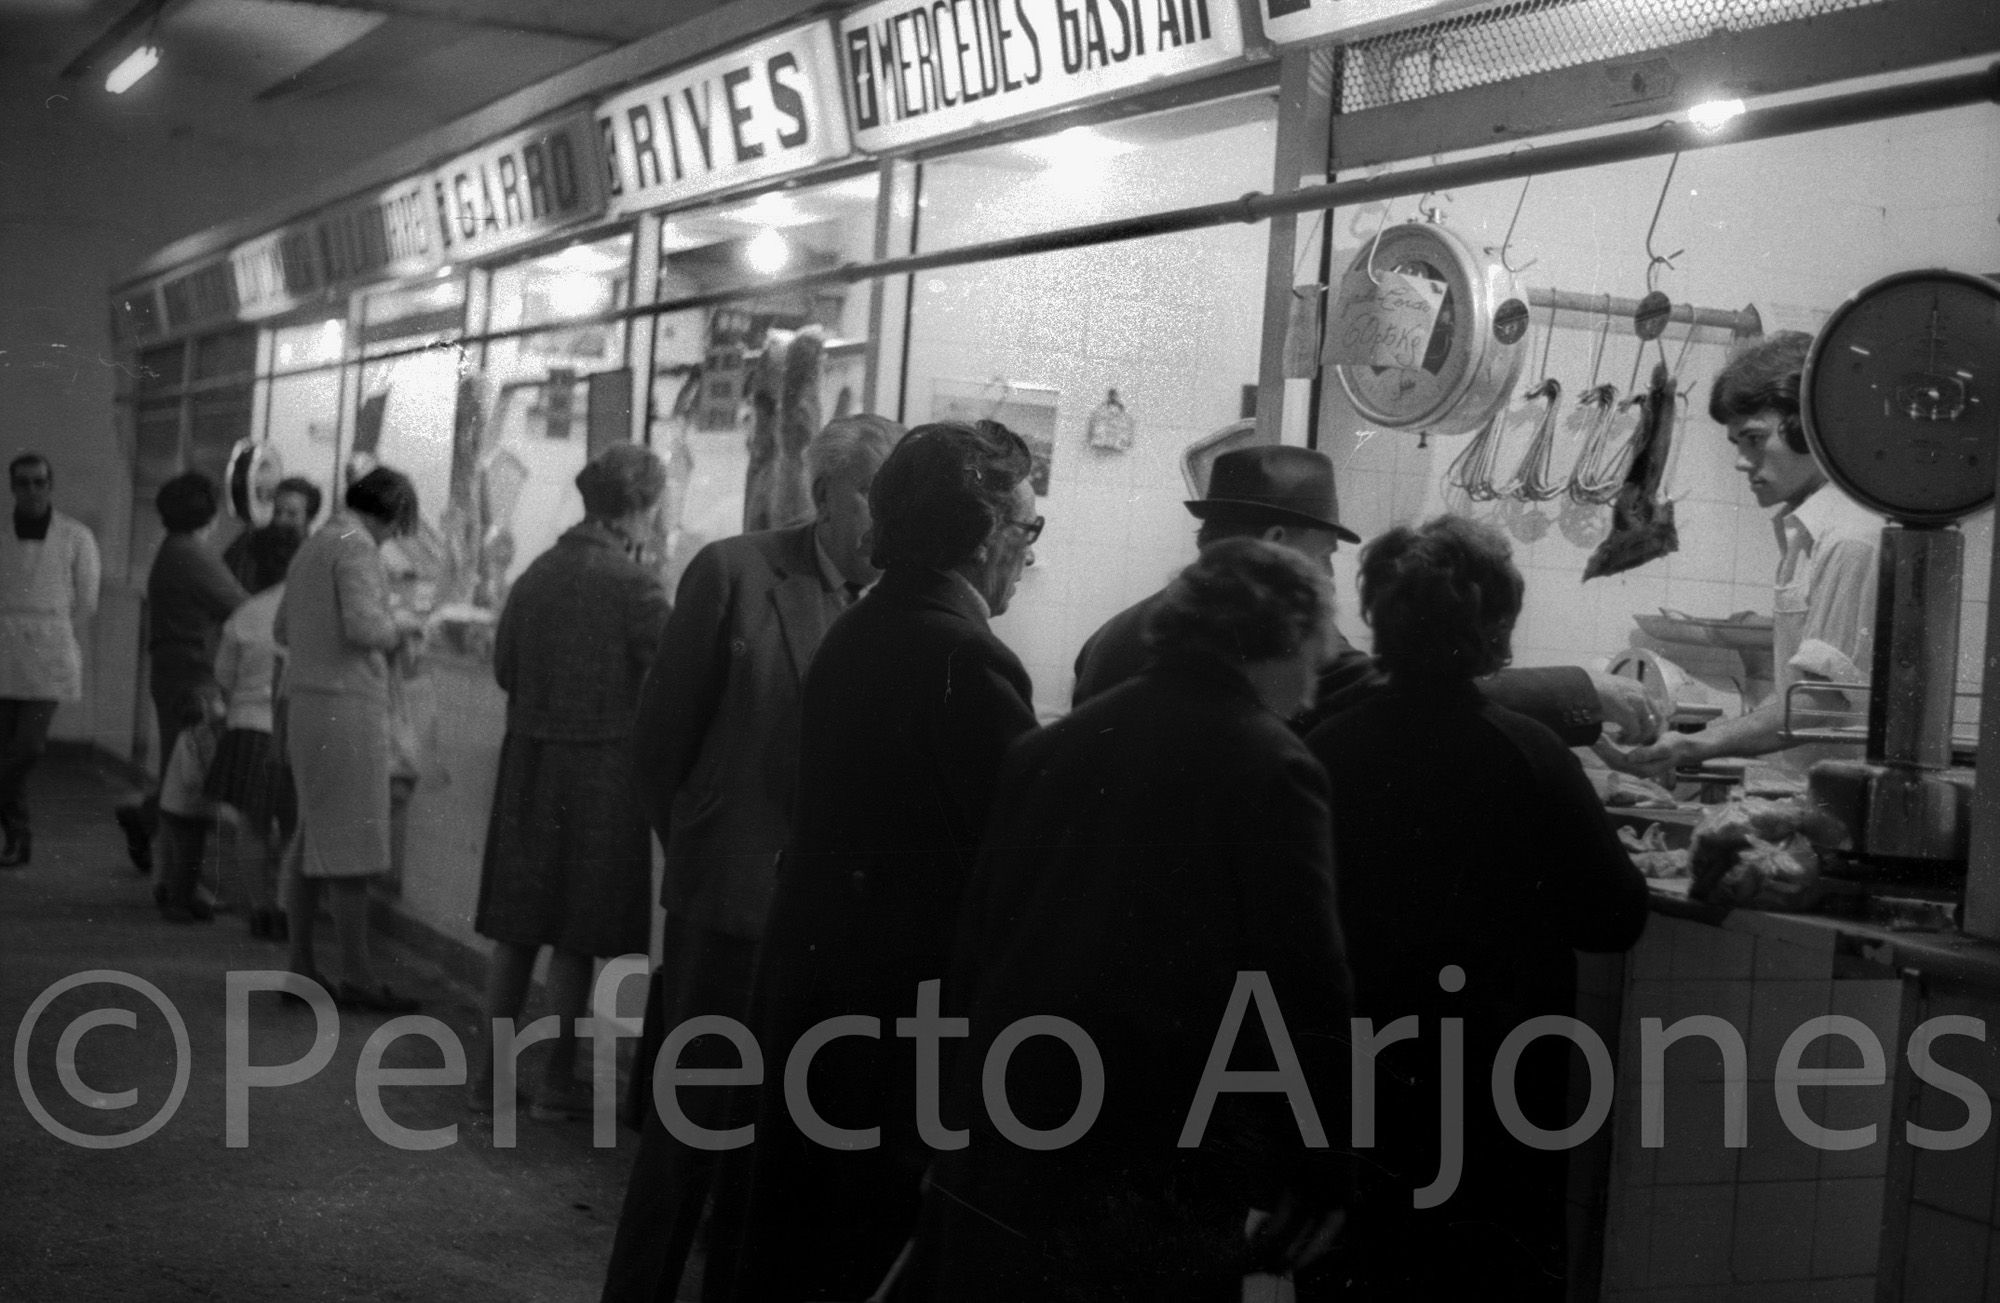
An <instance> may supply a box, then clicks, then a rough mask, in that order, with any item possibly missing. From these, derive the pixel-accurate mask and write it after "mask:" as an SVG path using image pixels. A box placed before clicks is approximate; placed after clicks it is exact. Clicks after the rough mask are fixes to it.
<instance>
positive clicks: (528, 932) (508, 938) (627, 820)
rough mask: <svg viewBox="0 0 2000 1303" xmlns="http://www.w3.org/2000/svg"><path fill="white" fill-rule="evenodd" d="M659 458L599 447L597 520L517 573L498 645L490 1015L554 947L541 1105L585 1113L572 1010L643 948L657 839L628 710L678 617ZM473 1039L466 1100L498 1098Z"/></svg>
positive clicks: (518, 1002)
mask: <svg viewBox="0 0 2000 1303" xmlns="http://www.w3.org/2000/svg"><path fill="white" fill-rule="evenodd" d="M666 484H667V473H666V468H665V467H664V466H663V465H661V463H660V459H659V458H658V457H656V456H654V455H653V453H651V452H649V451H648V450H646V449H644V448H641V447H638V446H637V445H635V444H617V445H614V446H613V447H610V448H607V449H605V450H604V451H603V452H602V453H599V454H598V455H597V457H596V458H594V459H593V460H592V461H591V462H590V464H589V465H587V466H585V467H584V468H583V470H582V472H581V473H579V474H578V475H577V477H576V486H577V488H578V489H579V490H580V491H581V492H582V494H583V509H584V512H585V518H584V520H583V522H582V523H581V524H579V525H576V526H574V527H573V528H571V529H570V530H569V532H567V533H565V534H564V535H563V536H562V537H561V538H560V539H558V540H557V541H556V545H555V546H554V547H552V548H550V549H549V550H548V551H547V552H544V553H543V554H542V555H541V556H540V557H537V558H536V559H535V561H534V563H533V564H532V565H530V566H529V567H528V568H527V570H526V571H525V572H524V573H523V574H522V575H521V577H520V579H519V580H517V581H516V582H515V583H514V586H513V588H512V589H511V590H510V592H509V593H508V597H507V605H506V608H505V609H504V610H503V611H502V612H501V614H500V629H499V633H498V636H497V638H496V641H495V644H494V653H493V674H494V677H495V678H496V679H498V680H499V682H500V686H501V688H502V689H504V690H505V691H506V693H507V739H506V742H505V743H504V744H503V746H502V748H501V751H500V778H499V782H498V783H497V785H496V786H495V788H494V792H493V815H492V819H491V821H490V822H489V823H488V825H487V832H486V864H485V869H484V872H483V874H482V877H481V880H480V887H479V909H478V913H477V914H476V916H475V917H474V920H473V926H474V927H475V928H477V929H478V931H479V933H480V935H481V936H486V937H491V938H492V939H493V941H494V947H493V962H492V965H491V967H490V968H489V970H488V977H487V985H486V1017H487V1022H486V1023H485V1025H484V1026H483V1027H482V1028H481V1031H482V1033H488V1034H490V1029H491V1026H492V1022H491V1020H492V1019H494V1018H518V1017H519V1016H520V1013H521V1006H522V1004H523V1002H524V1001H525V1000H526V998H527V993H528V980H529V978H530V976H531V975H532V974H533V972H534V967H535V956H536V954H537V953H538V952H539V951H540V950H541V948H542V947H543V946H548V947H550V948H551V950H552V952H553V953H552V954H551V955H550V956H549V990H550V993H551V996H552V998H553V1002H554V1004H555V1013H556V1015H557V1017H558V1018H559V1019H560V1020H561V1024H560V1026H561V1030H560V1031H559V1032H558V1033H557V1036H556V1041H555V1046H554V1049H553V1052H552V1053H551V1054H550V1055H549V1057H548V1059H547V1061H546V1066H545V1070H544V1072H543V1075H542V1081H541V1084H540V1086H539V1088H538V1089H536V1090H535V1091H534V1092H533V1093H532V1096H531V1098H532V1100H533V1108H532V1113H533V1115H535V1116H541V1117H565V1116H581V1115H583V1114H585V1113H588V1112H589V1110H590V1089H589V1087H587V1086H585V1085H584V1084H583V1083H581V1082H579V1081H577V1080H576V1076H575V1073H576V1031H575V1028H576V1019H578V1018H581V1017H583V1016H584V1015H585V1014H587V1013H588V1012H589V1006H590V978H591V969H592V967H593V961H594V960H596V959H599V958H610V957H612V956H615V955H623V954H631V953H634V952H637V953H644V952H645V950H646V948H647V941H648V936H647V932H648V929H649V927H650V924H651V910H650V908H649V907H650V905H651V885H652V878H651V871H652V838H651V831H650V829H649V828H648V826H647V823H646V817H645V814H644V812H643V810H642V809H641V807H640V804H639V801H638V799H637V794H636V793H635V792H634V790H633V787H632V757H631V749H630V748H631V735H632V719H633V715H634V712H635V711H636V709H637V707H638V702H639V688H640V685H641V684H642V683H643V682H644V680H645V677H646V670H647V668H648V666H650V665H651V664H652V661H653V653H654V651H655V650H656V649H657V648H658V647H659V643H660V632H661V630H662V629H663V628H664V627H665V625H666V621H667V609H668V608H667V594H666V590H665V589H664V588H663V587H661V584H660V580H659V576H658V573H657V571H656V570H654V569H653V568H651V567H648V566H644V565H641V564H640V563H639V560H638V559H637V558H638V553H639V550H640V545H641V541H642V540H643V539H644V538H645V537H646V536H647V533H648V531H647V528H646V527H647V523H648V520H649V518H650V517H651V515H652V513H653V510H654V508H655V507H656V506H657V505H658V504H659V501H660V494H661V492H662V491H663V490H664V489H665V488H666ZM488 1044H489V1041H488V1039H487V1036H486V1035H482V1037H481V1040H480V1042H479V1045H480V1047H482V1048H481V1049H478V1050H475V1053H474V1059H473V1065H472V1074H471V1084H470V1086H469V1087H468V1092H467V1093H468V1102H469V1103H470V1104H471V1105H472V1107H473V1108H475V1109H478V1110H480V1111H486V1110H490V1109H491V1108H493V1107H494V1099H493V1063H492V1055H491V1053H490V1052H489V1051H486V1050H485V1049H484V1047H485V1046H487V1045H488Z"/></svg>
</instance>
